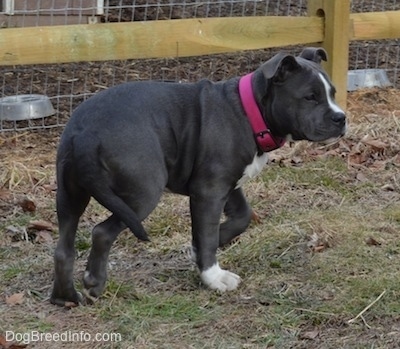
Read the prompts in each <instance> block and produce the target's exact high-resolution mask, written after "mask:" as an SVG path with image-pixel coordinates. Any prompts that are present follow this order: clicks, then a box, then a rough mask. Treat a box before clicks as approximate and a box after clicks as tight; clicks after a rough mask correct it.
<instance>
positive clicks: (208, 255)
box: [190, 195, 240, 292]
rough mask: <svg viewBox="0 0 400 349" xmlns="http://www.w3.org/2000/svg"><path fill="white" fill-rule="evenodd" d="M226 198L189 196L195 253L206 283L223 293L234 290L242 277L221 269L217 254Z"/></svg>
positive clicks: (201, 274)
mask: <svg viewBox="0 0 400 349" xmlns="http://www.w3.org/2000/svg"><path fill="white" fill-rule="evenodd" d="M225 201H226V200H223V199H216V198H210V197H205V196H203V195H193V196H191V198H190V212H191V217H192V234H193V246H192V247H193V253H194V257H195V260H196V263H197V266H198V267H199V270H200V276H201V279H202V281H203V283H204V284H205V285H207V286H208V287H210V288H211V289H214V290H218V291H220V292H224V291H230V290H234V289H236V288H237V287H238V285H239V283H240V277H239V276H238V275H236V274H234V273H231V272H230V271H227V270H224V269H221V268H220V266H219V264H218V261H217V257H216V253H217V248H218V246H219V222H220V218H221V215H222V211H223V208H224V205H225Z"/></svg>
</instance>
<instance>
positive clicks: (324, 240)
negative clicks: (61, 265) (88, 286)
mask: <svg viewBox="0 0 400 349" xmlns="http://www.w3.org/2000/svg"><path fill="white" fill-rule="evenodd" d="M395 95H396V96H397V95H398V93H397V94H394V93H393V92H390V94H389V95H388V96H390V98H394V96H395ZM356 97H357V96H355V97H354V100H355V101H356V100H357V98H356ZM399 99H400V97H399ZM352 105H353V108H355V109H356V110H355V112H354V115H351V118H352V127H351V129H350V132H349V135H348V137H347V138H346V140H344V141H342V142H345V143H344V144H343V143H339V144H337V145H335V146H331V147H327V148H326V147H325V148H319V147H318V146H310V145H308V144H303V143H300V144H299V145H297V146H295V147H294V148H289V147H287V148H285V149H284V150H283V151H282V152H277V153H276V154H273V156H272V160H273V162H272V164H271V165H270V166H269V167H268V168H267V169H266V170H265V171H264V172H263V173H262V175H261V176H260V177H259V178H257V179H256V180H255V181H253V182H251V183H248V184H247V186H246V187H245V191H246V194H247V196H248V199H249V201H250V203H251V205H252V207H253V208H254V210H255V211H256V212H257V214H258V215H259V216H260V219H261V222H260V223H254V222H253V223H252V225H251V226H250V227H249V229H248V230H247V232H246V233H245V234H244V235H243V236H242V237H241V238H240V239H239V240H237V241H236V242H235V243H233V244H232V245H230V246H228V247H226V248H224V249H223V250H221V251H219V252H218V253H219V261H220V263H221V265H222V266H223V267H225V268H227V269H229V270H231V271H234V272H236V273H238V274H239V275H240V276H241V277H242V279H243V281H242V284H241V286H240V288H239V289H238V290H235V291H233V292H229V293H225V294H219V293H217V292H213V291H210V290H207V289H206V288H205V287H204V286H202V284H201V282H200V278H199V276H198V273H197V270H196V268H195V266H194V265H193V263H192V262H191V261H190V258H189V253H188V250H189V244H190V219H189V210H188V201H187V199H186V198H182V197H179V196H174V195H170V194H167V195H165V196H164V197H163V199H162V201H161V203H160V205H159V206H158V208H157V209H156V210H155V211H154V212H153V214H152V215H151V216H150V217H149V218H148V219H147V220H146V221H145V225H146V227H147V229H148V231H149V232H150V236H151V238H152V242H151V243H146V244H144V243H139V242H137V241H136V239H135V238H134V236H133V235H132V234H131V233H130V232H129V231H125V232H123V233H122V234H121V235H120V236H119V238H118V239H117V241H116V242H115V244H114V246H113V249H112V251H111V255H110V260H109V271H108V273H109V277H108V282H107V285H106V289H105V291H104V294H103V296H102V297H101V298H100V299H99V300H98V301H97V302H96V303H95V304H93V305H90V306H85V307H77V308H73V309H70V310H66V309H61V308H58V307H55V306H53V305H50V304H49V302H48V299H49V294H50V291H51V282H52V273H53V269H52V268H53V267H52V258H53V257H52V254H53V250H54V247H55V244H56V242H57V234H56V232H53V233H52V237H53V241H50V242H47V243H45V242H37V241H35V239H34V236H35V234H36V233H37V232H35V231H30V232H29V234H30V236H31V237H32V238H31V239H28V240H26V239H24V234H22V235H21V234H20V235H18V234H17V235H16V236H13V235H12V234H11V235H10V234H9V233H8V232H7V227H9V226H12V227H14V228H16V229H22V231H23V230H24V229H25V228H26V227H27V226H28V225H29V222H30V221H31V220H38V219H42V220H48V221H50V222H53V223H56V218H55V207H54V192H53V191H49V190H47V189H46V188H47V186H51V185H52V183H54V166H52V165H51V164H52V159H51V157H52V158H53V159H54V153H51V154H50V153H49V152H47V154H46V156H47V157H45V155H43V154H44V152H43V151H41V149H40V147H39V146H37V147H31V146H30V145H31V144H32V143H34V144H36V143H37V144H39V142H38V140H40V141H41V142H43V135H40V137H39V136H37V135H35V134H34V133H33V134H29V133H28V134H25V135H23V136H19V137H18V138H17V140H12V142H10V143H11V144H13V147H12V152H11V154H12V156H10V157H4V161H3V168H4V171H3V172H1V173H0V179H1V181H2V183H3V187H4V188H5V191H4V192H1V191H0V199H1V201H0V203H1V206H0V210H2V211H4V214H3V215H2V217H3V218H1V219H0V280H2V282H1V283H0V312H1V314H2V316H1V317H0V334H1V333H4V332H5V331H7V330H14V331H20V332H26V331H41V332H51V333H56V332H58V333H60V332H62V331H67V330H69V331H73V332H74V331H75V332H79V331H86V332H88V333H92V334H94V333H111V332H112V333H119V334H120V335H121V337H122V342H118V343H117V342H98V343H97V342H96V343H94V342H90V343H86V342H83V341H81V342H79V343H63V345H64V347H65V348H135V349H137V348H139V349H140V348H146V349H147V348H196V349H197V348H223V349H225V348H267V347H268V348H323V349H325V348H335V349H336V348H351V349H353V348H360V349H361V348H388V349H389V348H397V347H398V343H399V342H400V329H399V327H398V314H399V312H400V305H399V304H400V299H399V298H400V292H399V291H398V285H399V283H400V274H399V273H398V265H399V263H400V242H399V240H398V232H399V230H400V204H399V202H400V187H399V185H398V183H399V181H400V178H399V173H398V168H399V166H400V164H399V163H398V162H396V161H397V160H396V154H398V153H399V151H400V146H399V144H400V137H399V134H400V133H399V132H398V129H397V128H396V127H397V126H395V125H394V124H391V123H390V122H391V121H390V120H392V119H393V115H395V114H393V113H394V112H393V111H391V112H390V117H391V119H387V120H386V119H385V120H386V121H387V123H386V124H385V127H386V129H385V128H384V127H383V126H382V125H381V123H379V120H380V119H379V118H376V119H375V118H374V117H373V116H369V118H368V119H369V120H370V122H371V123H372V125H371V124H370V123H368V124H366V123H365V120H363V119H362V117H361V116H362V115H363V112H360V110H359V108H360V106H359V105H358V104H357V105H356V106H355V105H354V103H353V104H352ZM393 105H398V104H393ZM368 108H370V105H368ZM379 108H381V107H379ZM380 112H381V113H382V114H383V115H385V112H384V111H380ZM360 115H361V116H360ZM388 115H389V114H388ZM360 118H361V119H360ZM374 120H376V125H373V123H374V122H375V121H374ZM370 130H373V133H371V134H372V135H378V136H379V137H386V138H387V139H391V142H390V144H391V146H390V149H386V150H385V151H384V152H383V153H376V152H375V153H374V152H373V149H371V148H368V147H366V146H365V145H364V144H363V143H362V142H361V141H360V140H361V139H362V137H363V136H364V134H365V133H369V132H370ZM371 132H372V131H371ZM9 137H10V139H12V136H9ZM35 137H38V139H36V138H35ZM46 137H49V142H50V143H51V144H53V143H54V138H56V139H57V137H58V135H57V134H55V135H50V136H49V135H47V136H46ZM386 138H385V139H386ZM7 141H8V136H4V141H3V142H2V143H3V145H5V146H6V147H7V144H8V143H7ZM15 141H17V143H18V144H17V145H19V147H14V143H15ZM25 148H26V151H24V149H25ZM35 152H36V153H35ZM357 152H361V153H360V154H361V155H363V156H364V155H365V156H366V157H367V158H368V161H370V162H366V163H363V164H357V163H352V162H351V161H352V159H354V158H357V159H358V155H360V154H359V153H357ZM354 154H357V157H356V156H355V155H354ZM49 157H50V158H49ZM381 162H384V166H383V167H382V166H381V165H382V163H381ZM43 163H44V164H46V166H45V167H43ZM16 164H17V165H16ZM20 164H24V165H23V166H22V165H20ZM377 168H378V169H379V170H377ZM28 194H29V196H30V197H31V198H32V200H34V201H35V203H36V206H37V209H36V210H35V211H34V212H31V213H26V212H23V211H22V210H21V208H20V207H19V206H18V204H17V203H18V202H19V200H20V199H21V198H23V197H25V196H26V195H28ZM106 215H107V212H106V211H105V210H104V209H103V208H102V207H100V206H99V205H98V204H96V203H94V202H92V203H91V204H90V206H89V207H88V210H87V212H86V214H85V216H84V217H83V219H82V222H81V224H80V227H79V231H78V238H77V244H76V246H77V259H76V270H75V276H76V285H77V287H78V288H81V287H82V286H81V283H80V281H79V280H80V279H81V277H82V274H83V271H84V269H85V263H86V260H87V257H88V253H89V249H90V230H91V228H92V227H93V225H94V224H96V223H98V222H99V221H101V219H103V218H105V217H106ZM18 292H23V293H24V299H23V302H22V304H14V305H12V304H7V303H6V298H7V297H9V296H11V295H13V294H15V293H18ZM52 347H54V342H37V343H31V344H30V345H29V346H28V348H52Z"/></svg>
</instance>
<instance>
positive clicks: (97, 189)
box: [73, 135, 150, 241]
mask: <svg viewBox="0 0 400 349" xmlns="http://www.w3.org/2000/svg"><path fill="white" fill-rule="evenodd" d="M79 137H80V138H79V139H78V137H75V138H76V139H75V140H74V141H75V142H76V144H78V146H77V145H76V144H74V147H73V148H74V156H75V159H76V161H75V164H76V166H77V167H78V173H87V174H89V175H88V176H81V178H80V181H81V183H82V187H84V188H86V189H87V191H88V193H89V194H90V195H91V196H92V197H93V198H94V199H96V200H97V201H98V202H99V204H101V205H102V206H104V207H105V208H106V209H108V210H109V211H111V212H112V213H113V214H115V216H116V217H118V219H119V220H121V221H122V222H123V223H125V225H126V226H127V227H128V228H129V229H130V230H131V231H132V233H133V234H134V235H135V236H136V237H137V238H138V239H139V240H142V241H149V240H150V239H149V237H148V236H147V233H146V230H145V229H144V227H143V225H142V223H141V222H140V219H139V217H138V216H137V214H136V213H135V211H134V210H133V209H132V208H131V207H130V206H129V205H128V204H127V203H126V202H125V201H124V200H123V199H122V198H121V197H120V196H119V195H118V194H117V193H116V192H115V191H114V190H113V184H112V183H111V181H110V178H109V176H108V175H107V167H106V166H104V164H102V162H101V157H100V156H99V153H100V150H99V147H100V144H101V143H100V141H97V140H96V138H94V137H93V136H91V137H89V136H85V135H80V136H79ZM94 169H97V171H96V172H95V170H94ZM94 172H95V173H94Z"/></svg>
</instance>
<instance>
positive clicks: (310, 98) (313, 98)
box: [304, 93, 317, 102]
mask: <svg viewBox="0 0 400 349" xmlns="http://www.w3.org/2000/svg"><path fill="white" fill-rule="evenodd" d="M304 99H305V100H306V101H309V102H316V101H317V97H316V96H315V94H314V93H311V94H309V95H307V96H305V97H304Z"/></svg>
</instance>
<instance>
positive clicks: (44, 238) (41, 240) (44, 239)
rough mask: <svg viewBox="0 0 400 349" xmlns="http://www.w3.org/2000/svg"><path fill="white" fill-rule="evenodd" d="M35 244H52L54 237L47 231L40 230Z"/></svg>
mask: <svg viewBox="0 0 400 349" xmlns="http://www.w3.org/2000/svg"><path fill="white" fill-rule="evenodd" d="M35 243H37V244H52V243H53V237H52V236H51V234H50V233H49V232H48V231H46V230H40V231H38V232H37V233H36V237H35Z"/></svg>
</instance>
